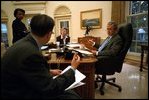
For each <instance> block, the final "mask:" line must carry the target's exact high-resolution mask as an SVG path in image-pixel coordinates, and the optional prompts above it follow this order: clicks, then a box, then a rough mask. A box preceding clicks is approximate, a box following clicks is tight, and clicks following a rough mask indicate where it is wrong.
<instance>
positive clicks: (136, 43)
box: [127, 1, 148, 53]
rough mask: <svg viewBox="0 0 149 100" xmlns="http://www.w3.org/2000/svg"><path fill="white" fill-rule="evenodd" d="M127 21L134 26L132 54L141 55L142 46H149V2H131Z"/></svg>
mask: <svg viewBox="0 0 149 100" xmlns="http://www.w3.org/2000/svg"><path fill="white" fill-rule="evenodd" d="M127 21H128V22H130V23H132V26H133V40H132V44H131V47H130V50H129V51H130V52H135V53H140V52H141V46H140V45H141V44H148V1H131V2H130V5H129V15H128V17H127Z"/></svg>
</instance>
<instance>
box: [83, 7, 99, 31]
mask: <svg viewBox="0 0 149 100" xmlns="http://www.w3.org/2000/svg"><path fill="white" fill-rule="evenodd" d="M80 21H81V22H80V23H81V25H80V26H81V29H86V27H87V26H88V27H91V28H92V29H99V28H102V9H93V10H87V11H81V12H80Z"/></svg>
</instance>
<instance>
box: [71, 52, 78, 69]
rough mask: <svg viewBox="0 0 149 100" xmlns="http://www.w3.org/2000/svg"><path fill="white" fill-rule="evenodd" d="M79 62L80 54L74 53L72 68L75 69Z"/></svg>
mask: <svg viewBox="0 0 149 100" xmlns="http://www.w3.org/2000/svg"><path fill="white" fill-rule="evenodd" d="M79 64H80V56H79V55H78V54H76V53H75V54H74V56H73V59H72V61H71V66H72V67H73V68H74V69H77V67H78V66H79Z"/></svg>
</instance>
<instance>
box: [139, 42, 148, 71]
mask: <svg viewBox="0 0 149 100" xmlns="http://www.w3.org/2000/svg"><path fill="white" fill-rule="evenodd" d="M144 51H147V58H146V63H148V45H141V62H140V71H143V69H147V68H145V67H143V58H144Z"/></svg>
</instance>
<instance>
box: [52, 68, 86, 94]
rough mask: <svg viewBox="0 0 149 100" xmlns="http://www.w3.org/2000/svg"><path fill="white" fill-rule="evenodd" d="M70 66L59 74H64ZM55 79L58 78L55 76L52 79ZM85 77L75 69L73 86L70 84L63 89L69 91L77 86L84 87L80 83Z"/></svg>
mask: <svg viewBox="0 0 149 100" xmlns="http://www.w3.org/2000/svg"><path fill="white" fill-rule="evenodd" d="M70 67H71V66H68V67H67V68H65V69H64V70H63V71H62V72H61V74H63V73H65V72H66V71H67V70H69V69H70ZM56 77H58V76H55V77H53V79H55V78H56ZM85 77H86V76H85V75H84V74H82V73H81V72H80V71H78V70H77V69H76V71H75V82H74V83H73V84H71V85H70V86H69V87H68V88H66V89H65V91H66V90H69V89H73V88H76V87H78V86H81V85H84V84H85V83H83V82H81V81H82V80H83V79H84V78H85Z"/></svg>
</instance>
